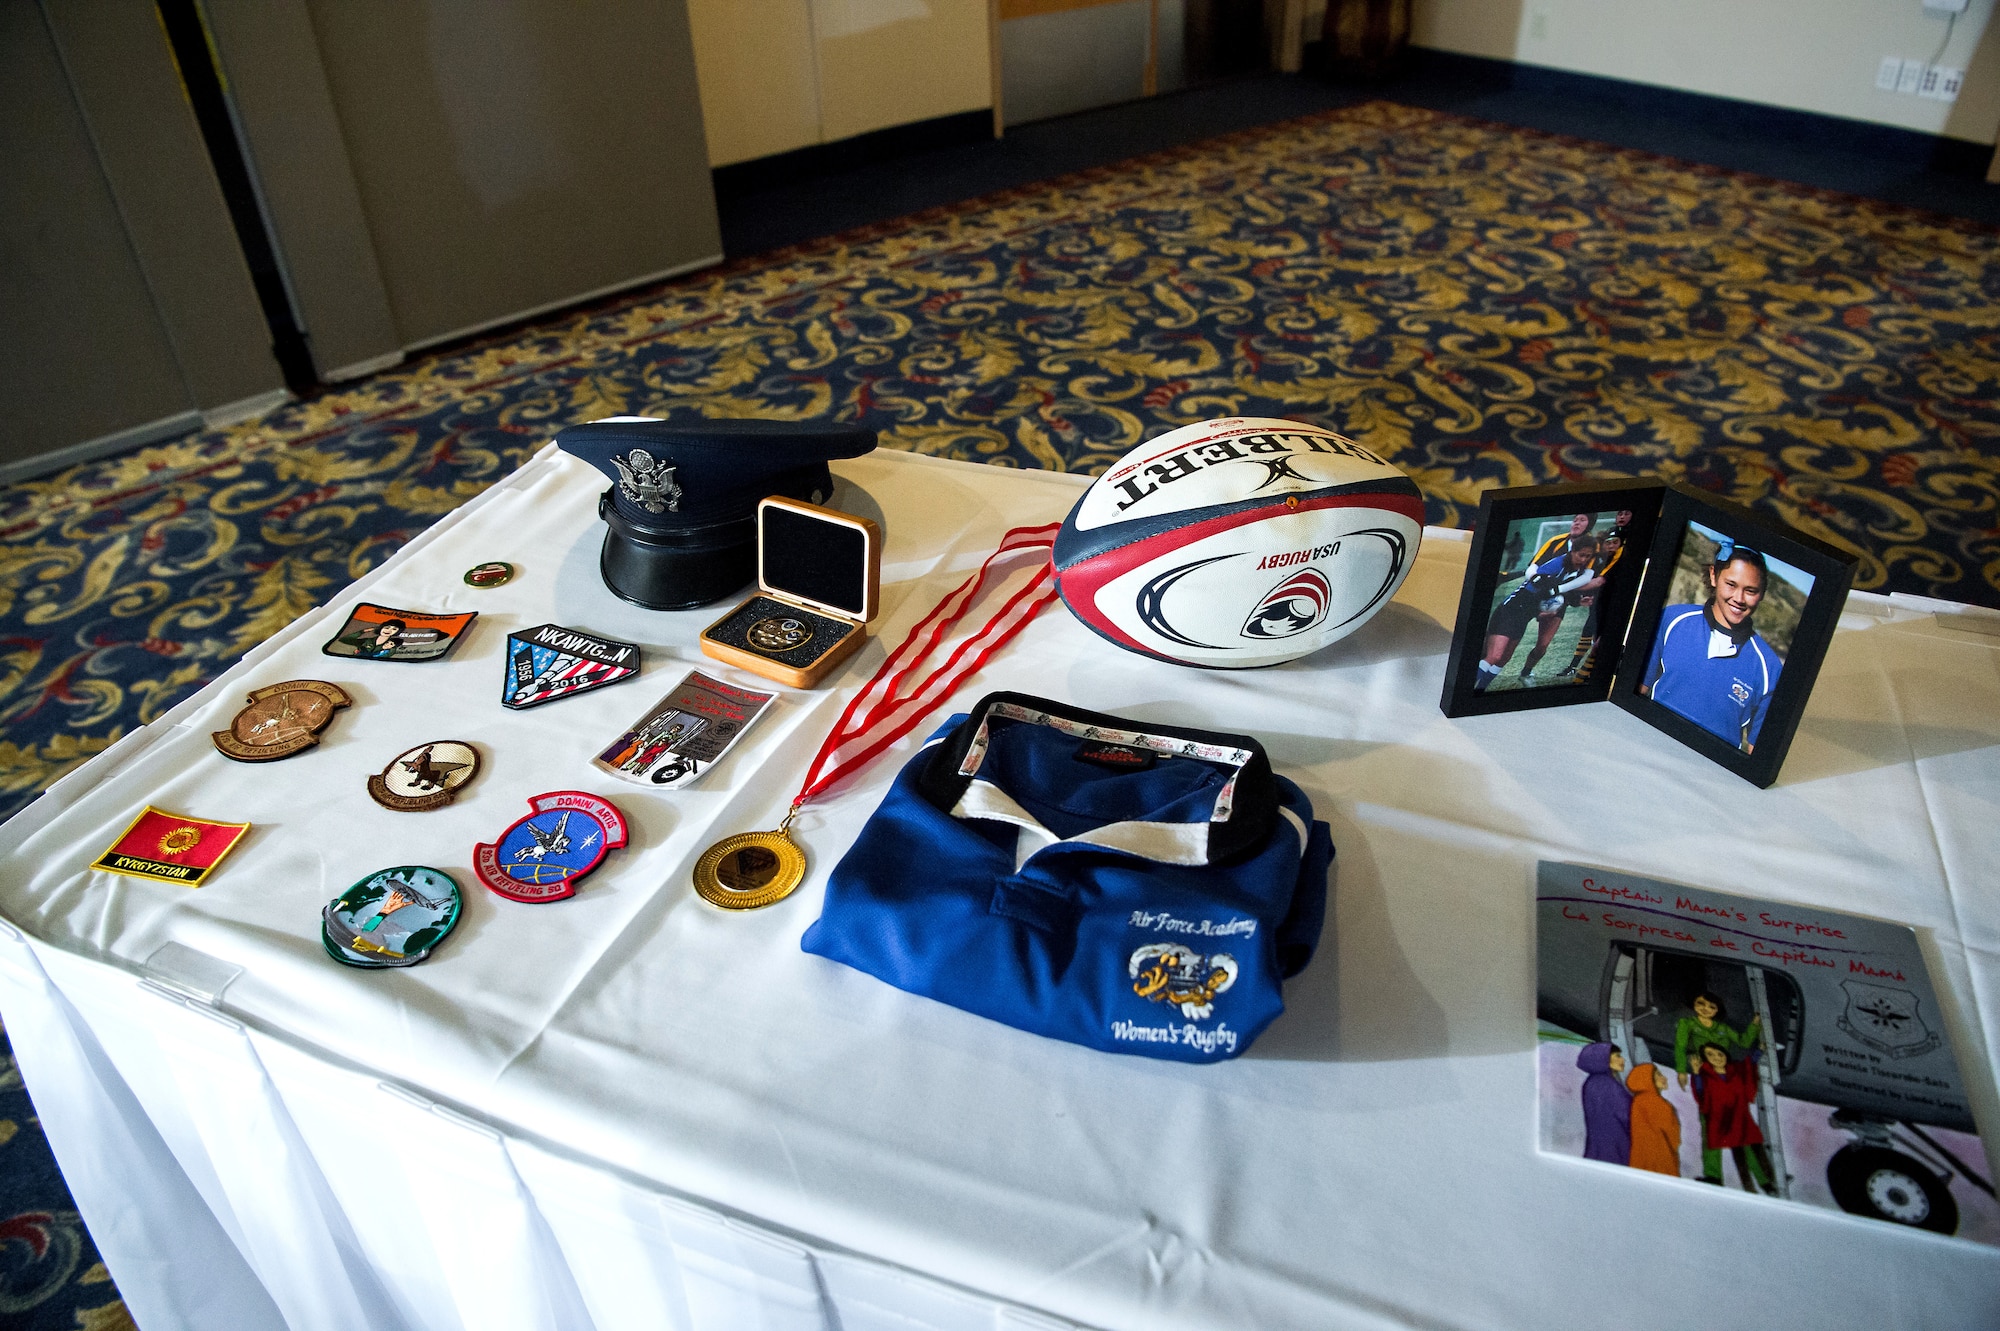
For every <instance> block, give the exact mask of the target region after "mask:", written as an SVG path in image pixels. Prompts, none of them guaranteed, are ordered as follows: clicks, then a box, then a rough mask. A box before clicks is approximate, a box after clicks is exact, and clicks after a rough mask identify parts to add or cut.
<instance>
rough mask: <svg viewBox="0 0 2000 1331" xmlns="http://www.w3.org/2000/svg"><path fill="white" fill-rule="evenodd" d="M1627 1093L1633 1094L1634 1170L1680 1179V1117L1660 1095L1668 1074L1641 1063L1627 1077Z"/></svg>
mask: <svg viewBox="0 0 2000 1331" xmlns="http://www.w3.org/2000/svg"><path fill="white" fill-rule="evenodd" d="M1625 1089H1626V1090H1628V1091H1631V1092H1632V1160H1631V1165H1632V1168H1634V1169H1650V1170H1652V1171H1653V1172H1654V1173H1656V1174H1670V1175H1672V1176H1673V1177H1674V1178H1679V1177H1680V1176H1681V1116H1680V1115H1679V1114H1677V1113H1675V1112H1674V1107H1673V1105H1672V1104H1670V1103H1668V1101H1667V1097H1666V1096H1664V1095H1662V1094H1661V1092H1662V1091H1664V1090H1666V1089H1667V1074H1666V1073H1664V1072H1662V1071H1661V1070H1660V1069H1659V1068H1657V1067H1655V1066H1654V1065H1653V1064H1651V1063H1641V1064H1640V1065H1639V1066H1638V1067H1636V1068H1633V1069H1632V1071H1631V1073H1630V1074H1629V1075H1627V1076H1626V1078H1625Z"/></svg>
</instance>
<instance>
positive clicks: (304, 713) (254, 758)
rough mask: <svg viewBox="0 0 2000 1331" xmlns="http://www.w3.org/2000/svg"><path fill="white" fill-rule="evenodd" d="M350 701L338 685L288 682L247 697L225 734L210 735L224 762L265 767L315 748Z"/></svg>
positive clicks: (221, 731)
mask: <svg viewBox="0 0 2000 1331" xmlns="http://www.w3.org/2000/svg"><path fill="white" fill-rule="evenodd" d="M353 702H354V699H352V698H350V697H348V696H347V691H346V690H345V689H342V688H341V687H340V686H339V685H338V684H328V683H327V682H325V681H324V680H318V679H288V680H286V681H285V682H284V683H282V684H267V685H265V686H264V687H263V688H261V689H258V690H256V691H255V692H253V693H251V695H250V700H249V703H248V704H247V705H246V706H245V707H244V708H243V710H242V711H240V712H238V713H237V714H236V717H235V719H234V720H232V721H231V722H230V723H229V729H227V730H214V731H210V732H209V739H210V740H211V741H213V742H214V744H215V747H216V749H217V750H219V751H220V752H221V753H222V754H223V756H224V757H228V758H234V759H235V760H236V761H237V762H239V763H268V762H276V761H277V760H278V759H280V758H289V757H291V756H292V755H293V754H295V753H299V752H301V751H303V750H305V749H310V748H311V747H312V746H313V745H315V744H317V743H319V732H320V731H322V730H324V729H326V727H327V723H328V722H330V721H332V720H333V714H334V713H335V712H337V711H339V710H340V709H341V708H343V707H347V706H350V705H352V704H353Z"/></svg>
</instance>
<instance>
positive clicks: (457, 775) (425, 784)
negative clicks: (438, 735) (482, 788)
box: [368, 739, 479, 813]
mask: <svg viewBox="0 0 2000 1331" xmlns="http://www.w3.org/2000/svg"><path fill="white" fill-rule="evenodd" d="M478 775H479V750H478V749H475V748H473V747H472V746H471V745H470V744H467V743H466V742H465V741H464V740H462V739H437V740H432V741H431V742H430V743H428V744H419V745H417V747H416V748H414V749H409V750H407V751H405V752H403V753H399V754H397V755H396V756H395V757H394V758H393V759H391V760H390V762H389V765H388V766H387V767H385V768H383V769H382V770H381V771H380V772H378V773H376V774H375V775H374V776H371V777H369V778H368V795H369V798H371V799H373V800H374V801H375V802H376V803H377V804H379V805H381V806H382V807H383V808H385V809H395V810H398V811H399V812H402V813H419V812H422V811H423V810H425V809H441V808H443V807H444V806H445V805H447V804H449V803H451V802H452V801H453V800H454V799H456V798H458V792H459V790H460V788H461V787H463V786H464V785H465V784H466V783H467V782H469V781H471V780H472V778H473V777H475V776H478Z"/></svg>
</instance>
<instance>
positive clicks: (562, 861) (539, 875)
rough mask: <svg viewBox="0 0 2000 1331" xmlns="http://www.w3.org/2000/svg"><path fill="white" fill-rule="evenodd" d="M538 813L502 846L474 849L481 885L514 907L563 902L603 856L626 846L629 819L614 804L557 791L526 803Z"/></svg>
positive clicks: (519, 824) (512, 829)
mask: <svg viewBox="0 0 2000 1331" xmlns="http://www.w3.org/2000/svg"><path fill="white" fill-rule="evenodd" d="M528 805H529V807H530V808H532V809H533V810H534V812H533V813H531V814H529V815H528V816H527V817H526V818H523V819H521V820H520V821H519V822H517V823H515V824H514V825H513V826H512V827H510V828H508V829H507V830H506V831H505V832H502V833H501V834H500V838H499V840H497V841H495V842H493V843H492V844H490V845H488V844H485V843H483V842H482V843H481V844H478V845H475V846H474V847H473V848H472V870H473V872H474V873H476V874H478V875H479V881H480V882H482V883H484V884H486V885H487V886H488V887H490V888H492V889H493V890H494V891H495V892H497V893H499V894H500V895H501V896H503V897H506V898H508V899H509V900H510V901H527V902H542V901H559V900H561V899H562V898H564V897H567V896H574V895H575V893H576V881H577V880H578V879H579V878H582V877H583V876H584V875H585V874H587V873H589V872H590V871H591V870H593V869H595V868H596V867H597V866H598V864H599V863H600V862H602V861H603V859H604V856H605V853H606V852H608V851H613V850H617V849H618V848H619V847H621V846H623V845H624V844H625V816H624V815H623V814H621V813H619V812H618V806H617V805H615V804H613V803H612V802H611V801H610V800H605V799H599V798H598V797H597V796H595V795H592V794H589V793H587V792H585V791H581V790H553V791H550V792H549V793H548V794H546V795H537V796H535V797H534V798H533V799H531V800H529V801H528Z"/></svg>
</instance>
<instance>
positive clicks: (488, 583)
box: [465, 559, 514, 587]
mask: <svg viewBox="0 0 2000 1331" xmlns="http://www.w3.org/2000/svg"><path fill="white" fill-rule="evenodd" d="M513 580H514V566H513V565H512V564H509V563H505V562H503V561H501V560H498V559H496V560H493V561H492V562H491V563H486V564H474V565H473V566H472V567H471V568H469V569H467V570H466V571H465V582H466V585H467V586H469V587H502V586H505V585H506V584H507V583H510V582H512V581H513Z"/></svg>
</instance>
